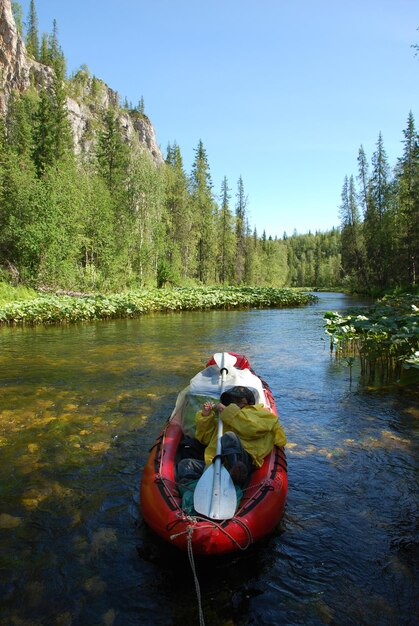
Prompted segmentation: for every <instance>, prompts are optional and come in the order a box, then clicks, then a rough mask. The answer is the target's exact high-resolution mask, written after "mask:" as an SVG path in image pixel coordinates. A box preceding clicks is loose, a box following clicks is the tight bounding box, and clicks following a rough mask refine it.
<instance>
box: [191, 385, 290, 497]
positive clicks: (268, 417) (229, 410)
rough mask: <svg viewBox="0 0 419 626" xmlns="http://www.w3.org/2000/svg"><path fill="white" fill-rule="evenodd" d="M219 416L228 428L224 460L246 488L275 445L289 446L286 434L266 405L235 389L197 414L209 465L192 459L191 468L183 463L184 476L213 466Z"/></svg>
mask: <svg viewBox="0 0 419 626" xmlns="http://www.w3.org/2000/svg"><path fill="white" fill-rule="evenodd" d="M218 415H220V417H221V420H222V421H223V425H224V434H223V436H222V438H221V458H222V461H223V463H224V465H225V466H226V468H227V469H228V470H229V472H230V474H231V477H232V479H233V481H234V482H235V483H237V484H238V485H240V486H243V485H244V484H245V483H246V481H247V478H248V476H249V474H250V472H251V471H252V469H253V468H255V467H261V465H262V463H263V459H264V458H265V456H266V455H267V454H269V453H270V452H271V450H272V448H273V446H274V445H276V446H279V447H282V446H285V444H286V442H287V439H286V436H285V433H284V431H283V429H282V427H281V425H280V423H279V421H278V417H277V416H276V415H274V414H273V413H271V411H269V410H268V409H266V408H265V407H264V406H263V404H255V397H254V394H253V392H252V391H251V390H250V389H248V388H247V387H241V386H239V387H233V388H232V389H229V390H227V391H225V392H224V393H223V394H221V397H220V402H219V403H218V404H215V405H214V404H213V403H211V402H206V403H205V404H204V406H203V407H202V410H201V411H198V413H197V414H196V418H195V422H196V431H195V438H196V439H197V440H198V442H200V444H202V445H203V446H205V452H204V459H205V463H204V462H202V461H196V462H195V460H194V459H188V461H190V463H189V465H188V463H185V462H184V461H181V463H184V465H183V466H181V474H183V471H184V470H186V473H187V474H189V476H191V477H192V473H190V472H189V470H192V472H193V471H195V472H202V471H203V469H204V467H205V465H209V464H210V463H212V461H213V459H214V456H215V450H216V445H217V422H218ZM185 461H186V459H185ZM198 464H199V467H198Z"/></svg>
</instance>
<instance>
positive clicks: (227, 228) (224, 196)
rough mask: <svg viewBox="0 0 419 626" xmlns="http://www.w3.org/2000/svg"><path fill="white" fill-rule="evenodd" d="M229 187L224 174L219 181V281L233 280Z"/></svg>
mask: <svg viewBox="0 0 419 626" xmlns="http://www.w3.org/2000/svg"><path fill="white" fill-rule="evenodd" d="M229 201H230V189H229V187H228V181H227V178H226V177H225V176H224V178H223V181H222V183H221V206H220V212H219V242H220V246H219V261H218V269H219V279H220V282H221V283H228V284H230V283H231V282H233V281H234V277H235V258H236V237H235V233H234V230H233V215H232V213H231V211H230V207H229Z"/></svg>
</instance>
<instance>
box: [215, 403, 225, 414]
mask: <svg viewBox="0 0 419 626" xmlns="http://www.w3.org/2000/svg"><path fill="white" fill-rule="evenodd" d="M224 409H225V405H224V404H221V402H219V403H218V404H216V405H215V410H216V411H218V413H222V412H223V411H224Z"/></svg>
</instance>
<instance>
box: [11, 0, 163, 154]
mask: <svg viewBox="0 0 419 626" xmlns="http://www.w3.org/2000/svg"><path fill="white" fill-rule="evenodd" d="M82 74H83V72H82ZM84 74H85V75H84V76H82V79H83V84H82V86H81V87H80V85H77V84H76V87H77V88H78V89H76V91H77V94H76V95H73V94H72V95H71V97H68V98H67V109H68V114H69V118H70V122H71V126H72V130H73V139H74V149H75V152H76V153H81V152H87V153H88V152H89V151H90V150H91V149H92V148H93V147H94V145H95V133H96V132H97V130H98V129H99V128H100V127H101V124H102V119H103V115H104V113H105V112H106V110H107V109H108V108H109V107H112V108H113V109H114V110H115V111H116V112H117V114H118V116H119V120H120V124H121V128H122V133H123V137H124V139H125V140H126V141H127V142H130V143H132V144H137V145H138V146H139V147H140V148H142V149H144V150H147V151H148V152H149V153H150V156H151V157H152V159H153V161H154V163H155V164H156V165H161V164H162V163H163V161H164V159H163V155H162V153H161V150H160V148H159V146H158V144H157V140H156V134H155V131H154V127H153V125H152V124H151V122H150V120H149V119H148V118H147V117H146V116H145V115H141V114H139V113H138V112H137V111H128V110H125V109H121V108H120V107H119V98H118V94H117V92H115V91H114V90H113V89H111V88H110V87H108V86H107V85H106V84H105V83H104V82H103V81H101V80H98V79H95V78H92V77H90V76H89V75H87V74H86V73H85V72H84ZM52 78H53V70H52V69H51V68H50V67H48V66H46V65H42V64H41V63H38V62H37V61H35V60H33V59H31V58H30V57H29V56H28V55H27V53H26V48H25V44H24V42H23V40H22V38H21V36H20V34H19V33H18V31H17V28H16V24H15V20H14V17H13V12H12V8H11V1H10V0H0V114H1V115H3V116H4V115H5V113H6V112H7V104H8V100H9V97H10V94H11V93H12V92H13V91H18V92H20V93H23V92H24V91H25V90H26V89H27V88H28V87H29V85H30V84H31V81H32V82H33V84H34V85H35V86H36V87H38V88H41V87H45V86H48V85H49V84H50V83H51V81H52ZM70 90H71V91H75V89H74V85H70Z"/></svg>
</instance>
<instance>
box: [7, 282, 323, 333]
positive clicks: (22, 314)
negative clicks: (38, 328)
mask: <svg viewBox="0 0 419 626" xmlns="http://www.w3.org/2000/svg"><path fill="white" fill-rule="evenodd" d="M315 301H316V296H314V295H312V294H309V293H305V292H302V291H300V290H296V289H285V288H283V289H274V288H270V287H266V288H264V287H258V288H256V287H222V288H217V287H196V288H173V289H139V290H136V291H127V292H123V293H117V294H112V295H106V296H105V295H87V296H80V295H79V296H68V295H50V294H37V295H36V297H30V298H29V299H25V300H18V301H16V302H9V303H4V304H1V303H0V324H3V325H5V324H9V325H13V324H28V325H34V324H60V323H74V322H84V321H94V320H101V319H104V320H105V319H116V318H131V317H137V316H139V315H144V314H146V313H153V312H157V311H161V312H170V311H199V310H208V309H237V308H249V307H251V308H270V307H276V308H279V307H299V306H306V305H308V304H312V303H314V302H315Z"/></svg>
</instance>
